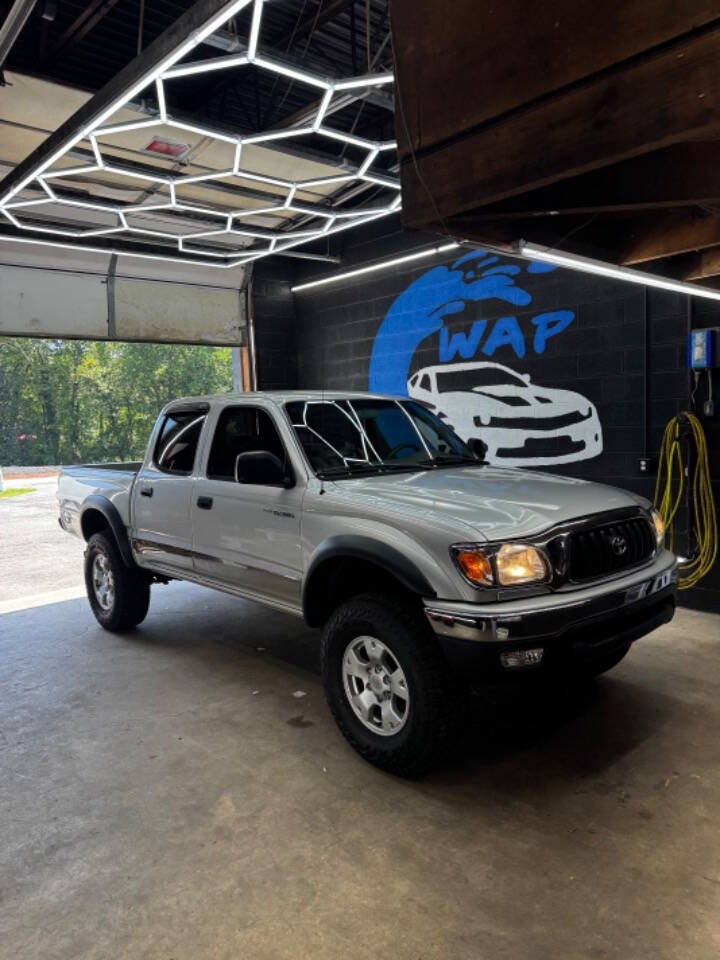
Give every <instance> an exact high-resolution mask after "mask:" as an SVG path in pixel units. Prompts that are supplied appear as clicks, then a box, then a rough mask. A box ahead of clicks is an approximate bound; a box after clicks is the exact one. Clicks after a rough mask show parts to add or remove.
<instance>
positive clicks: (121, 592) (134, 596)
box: [85, 533, 150, 631]
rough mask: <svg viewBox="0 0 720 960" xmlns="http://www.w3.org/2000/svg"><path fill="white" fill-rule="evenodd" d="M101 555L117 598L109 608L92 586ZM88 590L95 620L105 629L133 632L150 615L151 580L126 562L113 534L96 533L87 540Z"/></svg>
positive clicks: (86, 575)
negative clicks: (94, 568)
mask: <svg viewBox="0 0 720 960" xmlns="http://www.w3.org/2000/svg"><path fill="white" fill-rule="evenodd" d="M99 554H101V555H103V556H104V557H105V559H106V561H107V565H108V567H109V569H110V571H111V573H112V578H113V589H114V596H113V599H112V603H111V606H110V608H109V609H104V608H103V607H102V606H101V604H100V602H99V600H98V597H97V595H96V592H95V586H94V583H93V564H94V562H95V558H96V557H97V556H98V555H99ZM85 588H86V590H87V596H88V601H89V603H90V608H91V610H92V612H93V614H94V615H95V619H96V620H97V622H98V623H99V624H100V626H101V627H104V628H105V630H110V631H120V630H130V629H132V628H133V627H136V626H137V625H138V624H139V623H142V621H143V620H144V619H145V617H146V616H147V612H148V607H149V606H150V579H149V577H148V575H147V574H146V573H145V572H144V571H142V570H139V569H137V568H136V569H132V568H130V567H128V566H126V565H125V564H124V563H123V559H122V557H121V556H120V551H119V550H118V546H117V543H116V542H115V539H114V537H113V536H112V535H111V534H107V533H95V534H93V536H92V537H90V539H89V540H88V544H87V548H86V550H85Z"/></svg>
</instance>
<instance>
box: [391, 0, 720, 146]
mask: <svg viewBox="0 0 720 960" xmlns="http://www.w3.org/2000/svg"><path fill="white" fill-rule="evenodd" d="M718 19H720V2H718V0H682V2H677V0H603V2H601V3H598V2H594V3H590V2H578V0H546V2H545V3H542V4H530V3H528V0H502V2H496V3H493V4H482V3H478V0H453V3H452V4H450V5H448V4H446V3H438V0H392V31H393V49H394V52H395V58H396V62H397V76H398V85H399V86H400V88H401V89H402V91H403V94H404V96H405V101H404V102H405V104H406V120H407V128H408V132H409V143H410V144H412V147H413V149H414V150H415V151H420V152H422V150H424V149H426V148H427V147H432V146H435V145H437V144H439V143H441V142H443V141H445V140H449V139H453V138H454V137H455V136H457V134H458V133H459V132H462V133H466V132H468V131H471V130H473V129H475V128H476V127H477V126H479V125H480V124H485V123H488V122H489V121H490V120H493V119H495V118H497V117H499V116H501V115H502V114H505V113H507V112H509V111H511V110H516V109H519V108H521V107H523V106H525V105H527V104H529V103H531V102H534V101H537V100H539V99H540V98H542V97H547V96H549V95H550V94H552V93H554V92H557V91H559V90H562V89H565V88H567V87H568V86H570V85H571V84H574V83H577V82H578V81H581V80H584V79H587V78H590V77H592V76H593V75H594V74H597V73H598V72H600V71H606V70H610V69H613V68H615V67H617V66H618V65H619V64H622V63H623V62H625V61H627V60H629V59H630V58H634V57H638V56H641V55H644V54H645V53H647V51H649V50H651V49H657V48H659V47H661V46H662V45H664V44H667V43H670V42H672V41H674V40H675V39H677V38H678V37H681V36H683V35H690V34H691V33H693V32H694V31H696V30H700V29H704V28H706V27H707V26H708V25H710V24H712V23H713V22H714V21H717V20H718ZM398 141H399V146H400V157H401V159H403V158H404V157H405V156H406V155H407V153H408V149H409V144H408V142H407V137H406V135H405V130H404V129H401V128H400V126H399V125H398Z"/></svg>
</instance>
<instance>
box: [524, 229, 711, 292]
mask: <svg viewBox="0 0 720 960" xmlns="http://www.w3.org/2000/svg"><path fill="white" fill-rule="evenodd" d="M518 253H520V255H521V256H523V257H527V258H528V259H529V260H542V261H543V262H544V263H553V264H555V265H556V266H558V267H567V268H568V269H570V270H580V271H582V272H583V273H592V274H595V275H596V276H599V277H609V278H610V279H612V280H626V281H629V282H630V283H640V284H642V285H643V286H645V287H655V288H656V289H658V290H670V291H672V292H673V293H685V294H689V295H691V296H693V297H704V298H705V299H706V300H720V290H710V289H709V288H708V287H701V286H698V285H697V284H694V283H684V282H683V281H682V280H666V279H665V277H657V276H655V275H654V274H652V273H645V272H644V271H642V270H634V269H632V268H631V267H616V266H615V265H614V264H612V263H604V262H603V261H602V260H592V259H591V258H590V257H581V256H579V255H577V254H574V253H562V252H560V251H558V250H549V249H547V248H545V247H540V246H537V245H536V244H534V243H525V242H524V241H521V242H520V243H519V244H518Z"/></svg>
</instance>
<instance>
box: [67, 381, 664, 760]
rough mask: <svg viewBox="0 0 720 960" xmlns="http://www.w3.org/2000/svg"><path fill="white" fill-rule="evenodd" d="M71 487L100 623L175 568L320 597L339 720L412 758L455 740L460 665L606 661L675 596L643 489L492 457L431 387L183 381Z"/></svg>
mask: <svg viewBox="0 0 720 960" xmlns="http://www.w3.org/2000/svg"><path fill="white" fill-rule="evenodd" d="M58 499H59V506H60V524H61V526H62V527H63V528H64V529H65V530H67V531H68V532H70V533H73V534H75V535H77V536H79V537H82V538H83V539H84V540H86V541H87V550H86V552H85V580H86V584H87V593H88V599H89V601H90V606H91V608H92V610H93V613H94V614H95V616H96V618H97V620H98V621H99V622H100V624H101V625H102V626H103V627H105V628H106V629H108V630H127V629H129V628H132V627H134V626H136V625H137V624H139V623H140V622H141V621H142V620H143V619H144V618H145V616H146V614H147V611H148V605H149V602H150V589H151V586H152V584H153V583H165V582H167V581H168V580H174V579H180V580H190V581H192V582H194V583H199V584H203V585H204V586H208V587H214V588H215V589H218V590H224V591H226V592H228V593H232V594H235V595H236V596H239V597H243V598H247V599H252V600H257V601H260V602H261V603H264V604H267V605H268V606H271V607H275V608H277V609H280V610H284V611H287V612H288V613H292V614H296V615H298V616H301V617H304V619H305V622H306V623H307V624H308V625H309V626H311V627H321V628H323V634H322V663H323V678H324V683H325V690H326V694H327V699H328V703H329V705H330V709H331V710H332V712H333V715H334V716H335V719H336V721H337V723H338V725H339V726H340V729H341V730H342V732H343V734H344V735H345V737H346V738H347V739H348V741H349V742H350V743H351V744H352V745H353V746H354V747H355V748H356V749H357V750H358V751H359V752H360V753H361V754H362V755H363V756H364V757H365V758H366V759H368V760H370V761H371V762H373V763H375V764H377V765H378V766H381V767H383V768H385V769H388V770H391V771H393V772H395V773H399V774H403V775H406V776H412V775H418V774H420V773H422V772H423V771H425V770H427V769H428V768H429V767H430V766H431V765H432V764H433V763H434V762H435V761H436V759H437V758H438V757H439V756H441V755H442V753H443V751H444V750H445V749H446V746H447V744H448V740H449V739H450V738H451V737H452V734H453V730H454V721H455V718H456V713H457V705H458V701H459V700H460V699H461V698H460V697H459V695H458V691H459V690H460V689H461V682H463V681H465V680H467V679H470V678H483V677H492V676H499V675H511V674H514V673H525V674H527V673H528V672H530V671H534V672H536V673H537V674H542V673H545V674H547V673H548V672H552V671H563V672H565V673H566V674H570V675H573V676H577V675H581V674H585V675H592V674H597V673H601V672H602V671H604V670H608V669H609V668H610V667H612V666H614V665H615V664H616V663H618V661H619V660H621V659H622V657H623V656H624V655H625V654H626V653H627V651H628V649H629V648H630V645H631V643H632V642H633V641H634V640H637V639H638V638H639V637H642V636H644V635H645V634H647V633H648V632H650V631H651V630H654V629H655V628H656V627H658V626H660V625H661V624H664V623H667V622H668V621H669V620H670V619H671V618H672V616H673V613H674V609H675V592H676V581H677V574H676V560H675V557H674V556H673V554H672V553H670V552H669V551H668V550H666V549H665V548H664V544H663V532H664V531H663V525H662V520H661V518H660V516H659V515H658V514H657V512H656V511H654V510H653V509H651V506H650V504H649V503H648V502H647V501H646V500H644V499H643V498H641V497H638V496H635V495H634V494H631V493H627V492H625V491H623V490H618V489H615V488H612V487H607V486H602V485H600V484H596V483H589V482H586V481H582V480H575V479H569V478H565V477H559V476H554V475H549V474H543V473H532V472H529V471H524V470H516V469H506V468H499V467H494V466H490V465H488V464H486V463H485V462H484V461H483V460H482V459H481V458H480V456H479V455H478V453H477V452H476V451H475V450H473V449H470V448H469V447H468V446H467V445H466V444H465V443H464V442H463V441H462V440H460V439H459V438H458V437H457V436H456V435H455V434H454V433H453V432H452V431H451V430H450V429H449V428H448V427H447V425H446V424H444V423H443V421H442V420H441V419H439V418H438V417H436V416H434V415H433V414H432V413H431V412H430V410H429V409H428V408H427V407H426V406H425V405H423V404H422V403H419V402H417V401H415V400H407V399H398V398H395V397H382V396H376V395H372V394H363V393H320V392H312V393H310V392H302V393H301V392H286V393H255V394H240V395H238V394H230V395H225V396H220V397H194V398H190V399H184V400H178V401H175V402H173V403H170V404H169V405H168V406H166V407H165V409H164V410H163V411H162V413H161V414H160V416H159V418H158V421H157V423H156V425H155V427H154V429H153V432H152V435H151V437H150V440H149V443H148V447H147V452H146V455H145V459H144V461H143V462H142V463H141V464H125V465H123V464H119V465H113V464H110V465H104V466H78V467H67V468H65V469H63V470H62V472H61V474H60V480H59V487H58Z"/></svg>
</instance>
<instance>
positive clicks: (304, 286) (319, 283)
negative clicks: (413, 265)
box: [290, 243, 460, 293]
mask: <svg viewBox="0 0 720 960" xmlns="http://www.w3.org/2000/svg"><path fill="white" fill-rule="evenodd" d="M459 246H460V244H459V243H445V244H443V245H442V246H441V247H431V248H430V249H429V250H418V251H417V253H406V254H404V255H403V256H402V257H393V258H392V259H391V260H382V261H381V262H380V263H371V264H369V266H367V267H358V269H357V270H345V271H344V272H343V273H334V274H333V275H332V276H330V277H321V278H320V279H319V280H309V281H308V282H307V283H298V284H296V285H295V286H294V287H291V288H290V289H291V290H292V292H293V293H300V292H301V291H302V290H310V289H311V288H312V287H323V286H325V285H326V284H328V283H339V281H340V280H349V279H350V278H351V277H360V276H362V275H363V274H366V273H374V272H375V271H376V270H387V269H388V267H396V266H398V265H399V264H401V263H410V262H412V261H413V260H424V259H427V257H433V256H435V254H438V253H447V252H448V251H449V250H455V249H457V247H459Z"/></svg>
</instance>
